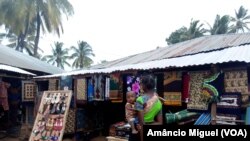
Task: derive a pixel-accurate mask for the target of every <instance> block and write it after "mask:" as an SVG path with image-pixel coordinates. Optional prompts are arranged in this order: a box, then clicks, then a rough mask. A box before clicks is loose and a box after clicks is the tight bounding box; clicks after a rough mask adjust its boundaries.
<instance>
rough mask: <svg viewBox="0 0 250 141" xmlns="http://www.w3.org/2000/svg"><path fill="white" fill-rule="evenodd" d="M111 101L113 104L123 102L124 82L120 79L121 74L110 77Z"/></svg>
mask: <svg viewBox="0 0 250 141" xmlns="http://www.w3.org/2000/svg"><path fill="white" fill-rule="evenodd" d="M109 89H110V91H109V99H110V100H111V101H112V102H116V101H122V99H123V96H122V80H121V78H120V73H113V74H111V75H110V85H109Z"/></svg>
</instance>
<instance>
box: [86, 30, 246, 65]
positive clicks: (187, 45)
mask: <svg viewBox="0 0 250 141" xmlns="http://www.w3.org/2000/svg"><path fill="white" fill-rule="evenodd" d="M249 43H250V33H241V34H223V35H210V36H203V37H200V38H195V39H192V40H188V41H184V42H180V43H176V44H173V45H170V46H167V47H161V48H158V49H155V50H151V51H148V52H144V53H140V54H135V55H131V56H128V57H124V58H121V59H117V60H114V61H109V62H106V63H104V64H99V65H95V66H92V67H91V68H92V69H98V68H108V67H112V66H123V65H128V64H136V63H142V62H147V61H153V60H161V59H167V58H174V57H180V56H186V55H193V54H197V53H202V52H209V51H214V50H219V49H223V48H227V47H233V46H239V45H245V44H249Z"/></svg>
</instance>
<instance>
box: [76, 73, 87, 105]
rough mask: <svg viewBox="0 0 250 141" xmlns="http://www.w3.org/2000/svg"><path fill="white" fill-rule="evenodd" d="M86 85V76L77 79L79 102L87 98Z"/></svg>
mask: <svg viewBox="0 0 250 141" xmlns="http://www.w3.org/2000/svg"><path fill="white" fill-rule="evenodd" d="M86 87H87V82H86V79H85V78H82V79H76V101H77V102H78V103H81V102H82V101H85V100H87V96H86V95H87V91H86Z"/></svg>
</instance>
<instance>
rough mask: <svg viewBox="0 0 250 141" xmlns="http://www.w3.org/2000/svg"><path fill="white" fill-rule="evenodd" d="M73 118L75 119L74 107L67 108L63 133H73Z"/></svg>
mask: <svg viewBox="0 0 250 141" xmlns="http://www.w3.org/2000/svg"><path fill="white" fill-rule="evenodd" d="M75 119H76V113H75V110H74V109H69V112H68V117H67V122H66V125H65V130H64V133H65V134H69V133H74V132H75Z"/></svg>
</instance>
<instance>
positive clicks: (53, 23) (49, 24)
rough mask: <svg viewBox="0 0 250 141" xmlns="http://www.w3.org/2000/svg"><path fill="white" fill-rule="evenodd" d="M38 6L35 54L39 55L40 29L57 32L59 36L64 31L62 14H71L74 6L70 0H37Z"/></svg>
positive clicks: (36, 5) (36, 6)
mask: <svg viewBox="0 0 250 141" xmlns="http://www.w3.org/2000/svg"><path fill="white" fill-rule="evenodd" d="M34 6H35V8H36V16H35V19H36V38H35V40H34V42H35V46H34V56H35V57H37V50H38V44H39V38H40V32H41V31H40V30H41V28H42V31H43V33H46V32H49V33H51V32H56V33H57V35H58V36H60V33H61V32H63V25H62V15H63V14H65V15H66V17H68V16H71V15H72V14H73V13H74V12H73V11H74V10H73V6H72V5H71V4H70V2H69V1H68V0H47V1H43V0H35V5H34Z"/></svg>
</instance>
